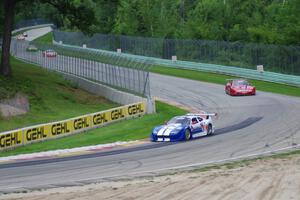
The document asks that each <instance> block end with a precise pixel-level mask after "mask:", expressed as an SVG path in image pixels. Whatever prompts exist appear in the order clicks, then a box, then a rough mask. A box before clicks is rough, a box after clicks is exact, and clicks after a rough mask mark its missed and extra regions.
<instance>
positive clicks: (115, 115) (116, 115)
mask: <svg viewBox="0 0 300 200" xmlns="http://www.w3.org/2000/svg"><path fill="white" fill-rule="evenodd" d="M110 117H111V120H112V121H114V120H118V119H122V118H125V112H124V108H118V109H115V110H113V111H111V113H110Z"/></svg>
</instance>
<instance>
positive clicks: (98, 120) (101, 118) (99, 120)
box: [93, 113, 108, 125]
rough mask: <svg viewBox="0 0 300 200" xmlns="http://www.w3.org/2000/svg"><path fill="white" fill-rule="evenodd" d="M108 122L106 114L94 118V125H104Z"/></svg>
mask: <svg viewBox="0 0 300 200" xmlns="http://www.w3.org/2000/svg"><path fill="white" fill-rule="evenodd" d="M106 122H108V119H107V117H106V114H105V113H99V114H96V115H94V116H93V123H94V125H99V124H104V123H106Z"/></svg>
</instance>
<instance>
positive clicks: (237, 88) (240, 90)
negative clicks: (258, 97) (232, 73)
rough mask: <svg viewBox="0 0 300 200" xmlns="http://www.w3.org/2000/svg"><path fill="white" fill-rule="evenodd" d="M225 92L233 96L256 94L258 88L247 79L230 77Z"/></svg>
mask: <svg viewBox="0 0 300 200" xmlns="http://www.w3.org/2000/svg"><path fill="white" fill-rule="evenodd" d="M225 93H226V94H229V95H231V96H243V95H255V93H256V88H255V87H254V86H252V85H251V84H250V83H249V82H248V81H247V80H245V79H230V80H229V82H228V83H227V84H226V86H225Z"/></svg>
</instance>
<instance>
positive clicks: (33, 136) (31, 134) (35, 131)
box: [26, 127, 47, 141]
mask: <svg viewBox="0 0 300 200" xmlns="http://www.w3.org/2000/svg"><path fill="white" fill-rule="evenodd" d="M46 137H47V134H45V132H44V127H38V128H31V129H28V130H27V131H26V139H27V141H34V140H39V139H43V138H46Z"/></svg>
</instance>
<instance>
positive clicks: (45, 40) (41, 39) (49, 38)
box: [33, 31, 53, 44]
mask: <svg viewBox="0 0 300 200" xmlns="http://www.w3.org/2000/svg"><path fill="white" fill-rule="evenodd" d="M52 41H53V32H52V31H51V32H49V33H47V34H45V35H43V36H41V37H39V38H36V39H35V40H33V42H38V43H43V44H52Z"/></svg>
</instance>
